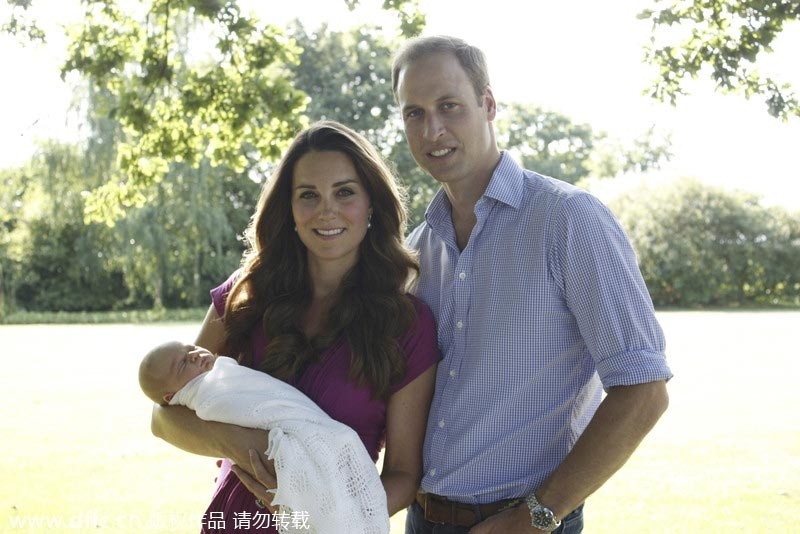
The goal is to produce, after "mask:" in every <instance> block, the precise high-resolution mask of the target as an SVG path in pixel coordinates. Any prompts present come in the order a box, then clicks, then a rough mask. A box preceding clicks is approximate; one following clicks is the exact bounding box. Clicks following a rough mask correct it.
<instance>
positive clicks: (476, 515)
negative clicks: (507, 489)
mask: <svg viewBox="0 0 800 534" xmlns="http://www.w3.org/2000/svg"><path fill="white" fill-rule="evenodd" d="M517 502H519V499H507V500H504V501H498V502H493V503H489V504H465V503H462V502H455V501H450V500H448V499H446V498H444V497H441V496H439V495H434V494H433V493H422V492H419V493H417V503H418V504H419V505H420V506H421V507H422V510H423V511H424V512H425V520H426V521H430V522H431V523H438V524H440V525H444V524H447V525H456V526H459V527H471V526H473V525H476V524H478V523H480V522H481V521H483V520H484V519H486V518H487V517H489V516H492V515H494V514H496V513H497V512H499V511H500V510H503V509H505V508H507V507H509V506H512V505H514V504H515V503H517Z"/></svg>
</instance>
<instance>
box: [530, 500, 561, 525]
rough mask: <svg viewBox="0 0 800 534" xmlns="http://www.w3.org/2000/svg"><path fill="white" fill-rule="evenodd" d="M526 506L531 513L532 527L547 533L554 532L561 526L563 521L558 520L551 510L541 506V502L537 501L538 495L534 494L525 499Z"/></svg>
mask: <svg viewBox="0 0 800 534" xmlns="http://www.w3.org/2000/svg"><path fill="white" fill-rule="evenodd" d="M525 504H527V505H528V511H530V513H531V526H532V527H534V528H538V529H539V530H544V531H545V532H553V531H554V530H555V529H557V528H558V527H560V526H561V521H559V520H557V519H556V514H554V513H553V511H552V510H551V509H550V508H548V507H546V506H542V505H541V504H539V501H538V500H536V495H534V494H533V493H531V494H530V496H529V497H528V498H527V499H525Z"/></svg>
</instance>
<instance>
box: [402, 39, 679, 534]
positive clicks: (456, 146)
mask: <svg viewBox="0 0 800 534" xmlns="http://www.w3.org/2000/svg"><path fill="white" fill-rule="evenodd" d="M392 87H393V91H394V94H395V98H396V99H397V102H398V104H399V105H400V108H401V113H402V118H403V122H404V127H405V133H406V137H407V140H408V144H409V147H410V149H411V152H412V154H413V156H414V158H415V159H416V161H417V163H418V164H419V165H420V166H421V167H422V168H423V169H425V170H426V171H427V172H428V173H430V174H431V176H433V177H434V178H435V179H436V180H437V181H439V182H440V183H441V184H442V188H441V190H440V191H439V192H438V193H437V195H436V196H435V197H434V198H433V200H432V201H431V203H430V206H429V207H428V210H427V212H426V222H425V223H423V224H422V225H421V226H420V227H418V228H417V229H416V230H414V232H413V233H412V234H411V235H410V236H409V238H408V242H409V244H410V245H411V246H412V247H413V248H414V249H416V250H418V251H419V254H420V261H421V277H420V280H419V283H418V286H417V294H418V295H419V296H420V297H421V298H423V299H424V300H425V301H426V302H427V303H428V304H429V305H430V306H431V308H432V309H433V311H434V314H435V315H436V317H437V320H438V333H439V344H440V347H441V349H442V353H443V355H444V358H443V360H442V362H441V363H440V365H439V369H438V374H437V377H436V392H435V395H434V399H433V403H432V405H431V411H430V416H429V420H428V426H427V433H426V438H425V445H424V451H423V452H424V468H425V472H424V475H423V480H422V485H421V489H420V493H419V494H418V496H417V502H415V503H414V504H412V505H411V507H410V508H409V511H408V516H407V522H406V532H407V534H412V533H413V534H419V533H429V532H434V530H433V529H434V527H436V530H435V532H437V533H444V532H453V533H457V532H458V533H460V532H471V533H473V534H486V533H498V534H500V533H502V534H508V533H525V532H532V533H535V532H562V533H570V532H581V530H582V527H583V516H582V507H583V502H584V500H585V499H586V498H587V497H588V496H589V495H590V494H591V493H592V492H594V491H595V490H597V489H598V488H599V487H600V486H601V485H602V484H603V483H604V482H605V481H606V480H608V478H609V477H611V475H612V474H613V473H614V472H615V471H617V470H618V469H619V468H620V467H621V466H622V465H623V464H624V463H625V461H626V460H627V459H628V457H629V456H630V455H631V454H632V452H633V451H634V449H635V448H636V447H637V445H638V444H639V443H640V442H641V440H642V438H644V436H645V435H646V434H647V433H648V432H649V431H650V429H651V428H652V427H653V425H654V424H655V423H656V421H657V420H658V419H659V417H660V416H661V414H662V413H663V412H664V410H665V409H666V407H667V404H668V397H667V392H666V381H667V380H668V379H669V378H670V377H671V376H672V375H671V373H670V370H669V368H668V366H667V364H666V361H665V357H664V338H663V334H662V331H661V328H660V327H659V325H658V323H657V321H656V319H655V315H654V311H653V305H652V301H651V300H650V296H649V294H648V292H647V288H646V287H645V285H644V282H643V280H642V277H641V274H640V273H639V270H638V267H637V263H636V257H635V254H634V253H633V250H632V249H631V247H630V244H629V242H628V240H627V238H626V237H625V235H624V233H623V231H622V230H621V228H620V227H619V225H618V224H617V222H616V220H615V219H614V217H613V216H612V215H611V214H610V212H609V211H608V210H607V209H606V208H605V207H604V206H603V205H602V204H601V203H600V202H599V201H597V200H596V199H595V198H594V197H592V196H591V195H589V194H588V193H586V192H583V191H581V190H579V189H577V188H575V187H573V186H570V185H568V184H566V183H564V182H560V181H558V180H554V179H552V178H548V177H544V176H541V175H538V174H536V173H534V172H531V171H528V170H523V169H522V168H520V167H519V166H518V165H517V164H516V163H515V162H514V161H513V160H512V159H511V158H510V156H509V155H508V154H507V153H505V152H501V151H500V150H499V149H498V147H497V144H496V141H495V134H494V129H493V125H492V122H493V120H494V118H495V114H496V111H497V108H496V102H495V99H494V95H493V94H492V89H491V87H490V85H489V78H488V73H487V68H486V63H485V60H484V56H483V54H482V53H481V51H480V50H478V49H477V48H475V47H472V46H469V45H468V44H467V43H465V42H463V41H461V40H459V39H454V38H449V37H427V38H419V39H415V40H412V41H409V42H408V43H407V44H406V45H405V46H404V47H403V48H402V49H401V50H400V51H399V52H398V54H397V55H396V57H395V59H394V63H393V67H392ZM603 389H605V390H606V392H607V395H606V396H605V398H604V399H603V400H602V402H601V396H602V391H603ZM620 505H621V506H623V505H624V504H622V503H621V504H620Z"/></svg>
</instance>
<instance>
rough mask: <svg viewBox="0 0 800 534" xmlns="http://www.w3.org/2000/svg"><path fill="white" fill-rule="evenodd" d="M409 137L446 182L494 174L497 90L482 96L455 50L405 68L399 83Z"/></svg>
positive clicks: (423, 162)
mask: <svg viewBox="0 0 800 534" xmlns="http://www.w3.org/2000/svg"><path fill="white" fill-rule="evenodd" d="M397 100H398V103H399V104H400V109H401V113H402V116H403V124H404V127H405V133H406V139H407V140H408V146H409V148H410V150H411V154H412V155H413V156H414V159H415V160H416V161H417V163H418V164H419V166H420V167H422V168H423V169H425V170H426V171H427V172H428V173H429V174H430V175H431V176H433V177H434V178H435V179H436V180H438V181H439V182H442V183H444V184H451V185H455V184H456V183H459V182H462V181H465V180H470V179H473V178H475V179H478V180H480V179H485V178H487V177H488V176H490V175H491V172H492V169H493V167H494V165H495V164H496V163H497V161H496V159H494V158H493V155H494V153H496V145H495V140H494V134H493V131H492V126H491V121H492V120H494V117H495V113H496V108H495V102H494V96H493V95H492V92H491V89H489V88H488V87H487V88H486V90H485V92H484V94H483V95H481V96H480V97H478V96H477V95H476V94H475V89H474V88H473V86H472V83H471V81H470V79H469V78H468V76H467V73H466V72H465V71H464V69H463V68H462V67H461V65H460V64H459V62H458V59H456V57H455V56H454V55H452V54H449V53H441V54H435V55H431V56H428V57H424V58H421V59H418V60H416V61H414V62H413V63H411V64H409V65H406V66H405V67H403V69H401V70H400V73H399V76H398V83H397Z"/></svg>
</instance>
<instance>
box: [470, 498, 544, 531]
mask: <svg viewBox="0 0 800 534" xmlns="http://www.w3.org/2000/svg"><path fill="white" fill-rule="evenodd" d="M509 532H514V533H515V534H517V533H519V534H539V533H542V532H543V531H541V530H539V529H536V528H533V527H532V526H531V514H530V512H529V511H528V507H527V506H525V504H524V503H523V504H521V505H519V506H515V507H513V508H510V509H508V510H504V511H502V512H500V513H499V514H495V515H493V516H492V517H490V518H488V519H486V520H485V521H481V522H480V523H478V524H477V525H475V526H474V527H472V528H471V529H470V531H469V534H508V533H509Z"/></svg>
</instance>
